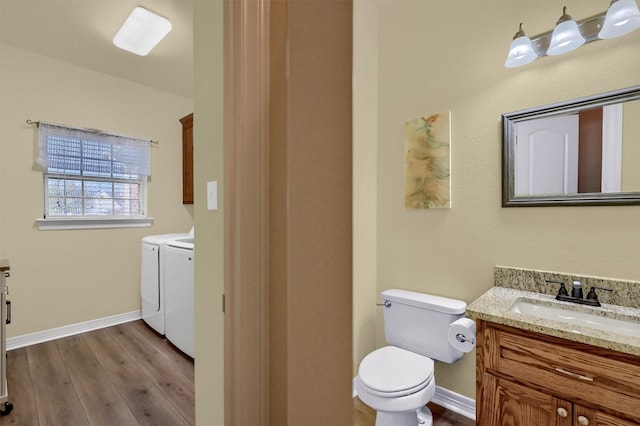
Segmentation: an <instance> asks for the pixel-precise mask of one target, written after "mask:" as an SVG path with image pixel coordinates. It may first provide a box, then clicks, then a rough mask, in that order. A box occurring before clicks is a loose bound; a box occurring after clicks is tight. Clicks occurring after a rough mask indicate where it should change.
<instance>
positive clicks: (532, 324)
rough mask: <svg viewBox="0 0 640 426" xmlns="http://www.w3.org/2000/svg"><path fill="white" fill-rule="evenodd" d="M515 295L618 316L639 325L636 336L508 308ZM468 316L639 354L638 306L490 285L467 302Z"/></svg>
mask: <svg viewBox="0 0 640 426" xmlns="http://www.w3.org/2000/svg"><path fill="white" fill-rule="evenodd" d="M517 298H525V299H529V300H533V301H536V303H539V304H542V305H545V304H546V305H549V306H551V305H553V306H559V305H561V306H562V307H563V308H565V309H567V310H569V311H572V310H573V311H583V312H589V313H591V314H595V315H598V316H603V317H608V318H614V319H621V320H625V321H628V322H630V323H631V327H633V328H636V327H637V328H638V333H636V335H635V336H631V335H627V334H618V333H613V332H605V331H602V330H598V329H595V328H589V327H585V326H577V325H574V324H570V323H566V322H563V321H559V320H558V321H556V320H548V319H544V318H539V317H536V316H531V315H525V314H522V313H514V312H510V308H511V305H512V304H513V302H514V301H515V300H516V299H517ZM467 316H468V317H469V318H472V319H475V320H485V321H491V322H494V323H498V324H502V325H507V326H511V327H516V328H519V329H522V330H529V331H534V332H537V333H541V334H546V335H550V336H555V337H560V338H563V339H567V340H572V341H575V342H581V343H586V344H589V345H593V346H598V347H602V348H607V349H611V350H614V351H618V352H623V353H627V354H631V355H637V356H640V309H636V308H631V307H624V306H618V305H609V304H604V303H603V304H602V307H592V306H584V305H578V304H575V303H569V302H561V301H557V300H555V297H554V296H553V295H548V294H541V293H535V292H531V291H526V290H520V289H513V288H505V287H498V286H496V287H492V288H491V289H490V290H489V291H487V292H486V293H484V294H483V295H482V296H480V297H479V298H478V299H476V300H475V301H473V302H472V303H471V304H469V305H468V306H467Z"/></svg>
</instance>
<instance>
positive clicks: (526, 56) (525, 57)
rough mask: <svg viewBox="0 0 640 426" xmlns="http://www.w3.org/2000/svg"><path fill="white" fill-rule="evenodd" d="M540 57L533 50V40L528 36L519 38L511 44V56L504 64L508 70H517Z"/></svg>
mask: <svg viewBox="0 0 640 426" xmlns="http://www.w3.org/2000/svg"><path fill="white" fill-rule="evenodd" d="M537 57H538V55H536V52H534V50H533V46H532V45H531V40H530V39H529V37H527V36H522V37H518V38H516V39H515V40H513V41H512V42H511V46H510V47H509V55H507V61H506V62H505V63H504V66H505V67H506V68H515V67H519V66H521V65H526V64H528V63H530V62H533V61H534V60H535V59H536V58H537Z"/></svg>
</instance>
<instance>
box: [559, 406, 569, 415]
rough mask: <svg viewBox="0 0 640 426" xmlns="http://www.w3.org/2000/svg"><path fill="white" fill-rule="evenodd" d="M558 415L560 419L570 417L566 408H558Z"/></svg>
mask: <svg viewBox="0 0 640 426" xmlns="http://www.w3.org/2000/svg"><path fill="white" fill-rule="evenodd" d="M558 415H559V416H560V417H567V416H568V415H569V413H568V412H567V410H565V409H564V408H562V407H560V408H558Z"/></svg>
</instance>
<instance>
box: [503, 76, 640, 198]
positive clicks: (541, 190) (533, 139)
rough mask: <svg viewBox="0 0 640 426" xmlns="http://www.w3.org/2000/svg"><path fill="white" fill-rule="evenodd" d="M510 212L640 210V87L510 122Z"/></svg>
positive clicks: (506, 177)
mask: <svg viewBox="0 0 640 426" xmlns="http://www.w3.org/2000/svg"><path fill="white" fill-rule="evenodd" d="M502 130H503V133H502V143H503V154H502V155H503V158H502V206H503V207H516V206H576V205H629V204H640V86H635V87H631V88H628V89H622V90H617V91H614V92H609V93H603V94H600V95H595V96H590V97H587V98H581V99H575V100H571V101H566V102H561V103H557V104H553V105H546V106H542V107H537V108H531V109H528V110H523V111H516V112H510V113H507V114H503V115H502Z"/></svg>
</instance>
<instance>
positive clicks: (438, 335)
mask: <svg viewBox="0 0 640 426" xmlns="http://www.w3.org/2000/svg"><path fill="white" fill-rule="evenodd" d="M381 296H382V302H383V303H385V306H384V307H383V311H384V336H385V339H386V341H387V343H388V344H390V345H393V346H398V347H400V348H403V349H406V350H408V351H411V352H416V353H419V354H421V355H424V356H427V357H429V358H431V359H434V360H438V361H442V362H446V363H449V364H450V363H453V362H455V361H457V360H458V359H460V358H461V357H462V355H463V353H462V352H460V351H458V350H456V349H454V348H453V347H451V345H449V342H448V340H447V331H448V329H449V324H451V323H452V322H454V321H456V320H457V319H460V318H464V316H465V310H466V308H467V304H466V303H465V302H463V301H461V300H455V299H449V298H446V297H440V296H433V295H430V294H424V293H417V292H413V291H407V290H398V289H389V290H385V291H383V292H382V295H381ZM386 302H389V303H386Z"/></svg>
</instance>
